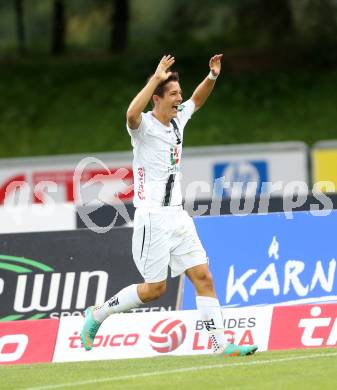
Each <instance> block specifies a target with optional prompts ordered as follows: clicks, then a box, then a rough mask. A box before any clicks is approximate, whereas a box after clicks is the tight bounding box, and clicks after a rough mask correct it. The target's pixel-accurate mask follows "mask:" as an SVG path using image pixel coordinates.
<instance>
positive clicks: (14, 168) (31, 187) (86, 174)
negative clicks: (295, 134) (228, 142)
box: [0, 142, 308, 205]
mask: <svg viewBox="0 0 337 390" xmlns="http://www.w3.org/2000/svg"><path fill="white" fill-rule="evenodd" d="M75 168H76V172H78V174H77V175H76V176H75V178H74V171H75ZM182 173H183V182H182V188H183V197H184V198H185V199H186V200H188V201H190V200H194V199H210V198H221V197H228V196H232V197H233V196H241V195H243V196H254V195H255V194H258V195H259V194H266V193H271V192H272V194H273V195H284V192H287V190H288V191H289V193H292V192H293V187H291V188H287V184H289V183H290V182H293V181H301V182H303V183H304V184H305V185H306V184H307V183H308V152H307V147H306V146H305V144H304V143H301V142H283V143H282V142H281V143H268V144H251V145H233V146H215V147H201V148H200V147H198V148H185V149H184V152H183V159H182ZM236 182H237V183H241V184H242V185H241V187H240V186H239V187H238V188H237V187H233V183H236ZM276 182H279V185H278V186H276V187H275V188H272V187H271V183H276ZM214 183H216V184H215V185H214ZM248 183H255V184H253V185H252V186H250V185H248ZM132 185H133V175H132V153H131V151H130V152H121V153H101V154H96V155H90V154H88V155H65V156H55V157H36V158H27V159H5V160H0V204H3V203H4V202H7V201H8V202H12V203H15V202H16V203H27V202H30V203H31V202H33V203H48V202H49V201H56V202H75V203H76V204H77V205H83V204H88V203H89V204H90V202H91V203H96V204H97V203H99V202H100V203H102V204H103V203H114V201H116V199H117V198H118V199H121V200H122V201H132V198H133V188H132ZM302 191H304V192H306V191H305V190H303V189H302ZM299 192H301V191H299Z"/></svg>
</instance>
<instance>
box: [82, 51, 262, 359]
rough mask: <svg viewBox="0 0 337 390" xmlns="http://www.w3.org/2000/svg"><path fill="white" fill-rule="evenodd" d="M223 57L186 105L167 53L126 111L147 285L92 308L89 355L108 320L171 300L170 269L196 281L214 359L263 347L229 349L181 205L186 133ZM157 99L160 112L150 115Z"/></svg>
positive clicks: (139, 261)
mask: <svg viewBox="0 0 337 390" xmlns="http://www.w3.org/2000/svg"><path fill="white" fill-rule="evenodd" d="M221 58H222V54H218V55H215V56H213V57H212V58H211V59H210V61H209V68H210V72H209V74H208V75H207V77H206V78H205V79H204V80H203V81H202V82H201V83H200V84H199V85H198V86H197V88H196V89H195V91H194V92H193V94H192V96H191V98H190V99H188V100H187V101H185V102H184V103H183V99H182V91H181V88H180V84H179V76H178V73H176V72H172V71H171V70H170V68H171V67H172V65H173V64H174V63H175V59H174V57H172V56H171V55H165V56H164V57H163V58H162V59H161V60H160V62H159V64H158V66H157V69H156V71H155V73H154V74H153V75H152V77H150V79H149V80H148V82H147V84H146V85H145V87H144V88H143V89H142V90H141V91H140V92H139V93H138V95H137V96H136V97H135V98H134V99H133V100H132V102H131V104H130V106H129V108H128V110H127V114H126V117H127V130H128V132H129V134H130V136H131V143H132V146H133V155H134V159H133V174H134V205H135V207H136V212H135V218H134V231H133V238H132V253H133V258H134V262H135V264H136V266H137V268H138V270H139V272H140V273H141V275H142V276H143V278H144V283H141V284H138V285H137V284H132V285H130V286H128V287H125V288H124V289H122V290H121V291H119V292H118V293H117V294H116V295H115V296H113V297H112V298H110V299H109V300H108V301H106V302H105V303H104V304H103V305H102V306H99V307H89V308H87V309H86V311H85V321H84V325H83V329H82V331H81V340H82V343H83V346H84V348H85V349H87V350H90V349H91V348H92V347H93V342H94V338H95V335H96V333H97V331H98V329H99V327H100V325H101V323H102V322H103V321H104V320H105V319H106V318H107V317H108V316H110V315H111V314H114V313H121V312H125V311H128V310H130V309H132V308H135V307H137V306H139V305H141V304H142V303H146V302H150V301H152V300H155V299H158V298H159V297H160V296H161V295H162V294H164V292H165V289H166V279H167V276H168V267H169V266H170V268H171V275H172V276H173V277H174V276H178V275H180V274H182V273H184V272H185V274H186V275H187V276H188V278H189V279H190V280H191V282H192V283H193V285H194V287H195V290H196V305H197V308H198V310H199V312H200V317H201V319H202V320H203V322H204V325H205V328H206V329H207V331H208V333H209V336H210V338H211V340H212V343H213V350H214V352H215V353H218V354H223V355H227V356H239V355H240V356H243V355H250V354H253V353H254V352H255V351H256V350H257V346H256V345H246V346H239V345H235V344H233V343H228V341H227V339H226V337H225V335H224V321H223V318H222V313H221V308H220V304H219V301H218V299H217V295H216V292H215V290H214V285H213V280H212V275H211V273H210V271H209V268H208V259H207V256H206V253H205V250H204V248H203V247H202V244H201V242H200V240H199V237H198V235H197V232H196V229H195V226H194V223H193V220H192V218H191V217H190V216H189V215H188V214H187V212H186V211H185V210H183V207H182V194H181V174H180V164H181V153H182V142H183V135H184V127H185V125H186V123H187V122H188V120H189V119H190V118H191V116H192V115H193V114H194V113H195V112H196V111H198V110H199V109H200V107H201V106H202V105H203V104H204V103H205V102H206V100H207V98H208V96H209V95H210V93H211V92H212V90H213V88H214V85H215V82H216V79H217V77H218V76H219V74H220V70H221ZM150 101H152V104H153V110H152V111H147V112H146V113H144V112H143V111H144V110H145V109H146V107H147V105H148V103H149V102H150Z"/></svg>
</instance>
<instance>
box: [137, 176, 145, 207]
mask: <svg viewBox="0 0 337 390" xmlns="http://www.w3.org/2000/svg"><path fill="white" fill-rule="evenodd" d="M144 182H145V172H144V168H138V192H137V195H138V198H139V199H140V200H144V199H145V195H144Z"/></svg>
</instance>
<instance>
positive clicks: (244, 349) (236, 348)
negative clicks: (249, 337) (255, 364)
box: [222, 344, 258, 356]
mask: <svg viewBox="0 0 337 390" xmlns="http://www.w3.org/2000/svg"><path fill="white" fill-rule="evenodd" d="M257 348H258V346H257V345H237V344H228V345H227V346H226V347H225V348H224V350H223V351H222V354H223V355H225V356H248V355H253V354H254V353H255V352H256V351H257Z"/></svg>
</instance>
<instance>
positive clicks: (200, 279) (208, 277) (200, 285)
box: [194, 270, 214, 293]
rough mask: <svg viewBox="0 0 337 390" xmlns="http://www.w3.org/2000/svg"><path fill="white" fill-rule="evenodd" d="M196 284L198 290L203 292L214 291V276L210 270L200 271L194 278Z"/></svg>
mask: <svg viewBox="0 0 337 390" xmlns="http://www.w3.org/2000/svg"><path fill="white" fill-rule="evenodd" d="M194 285H195V287H196V289H197V291H199V292H202V293H208V292H212V291H214V284H213V277H212V274H211V273H210V271H208V270H204V271H202V272H200V273H198V276H197V278H195V280H194Z"/></svg>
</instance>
